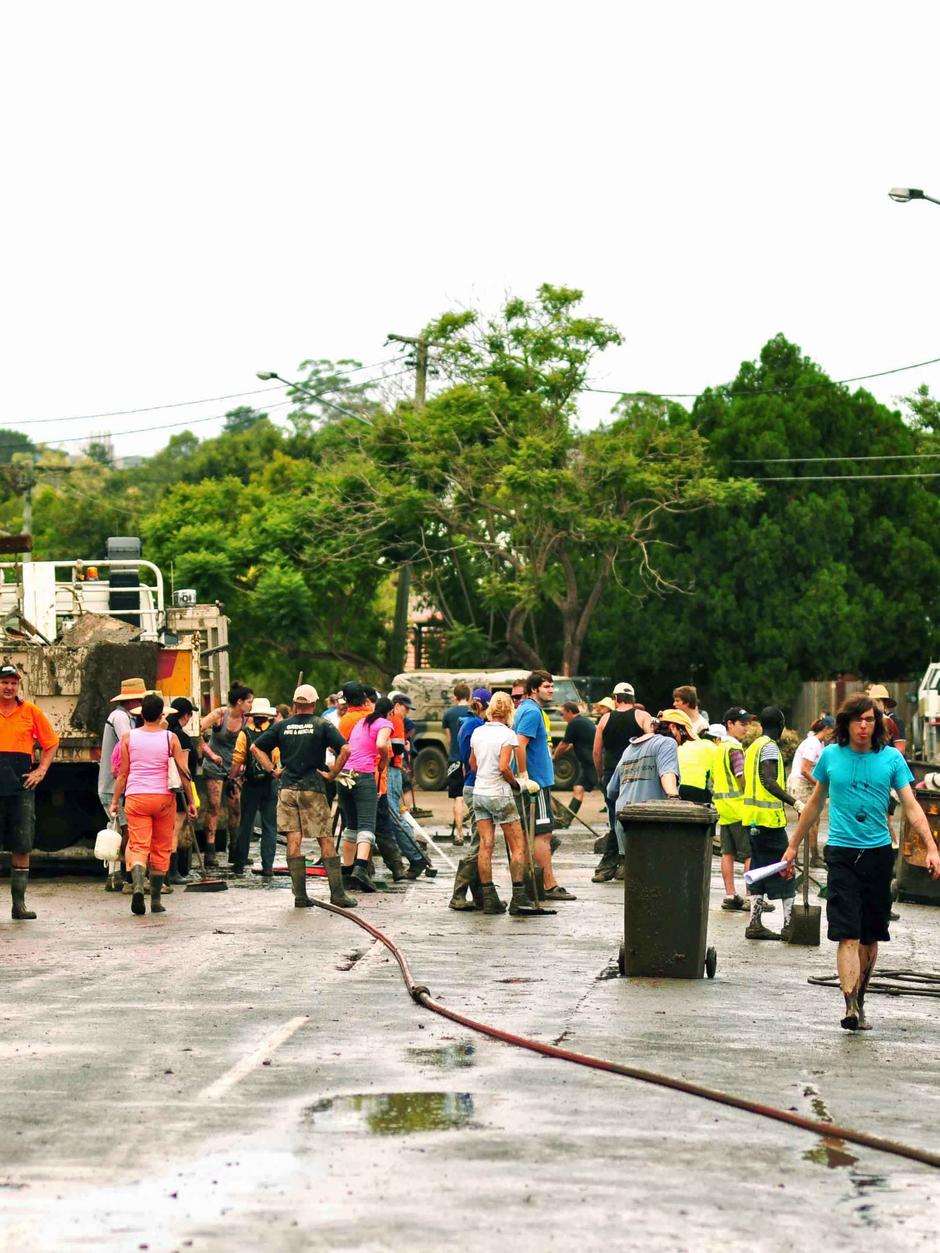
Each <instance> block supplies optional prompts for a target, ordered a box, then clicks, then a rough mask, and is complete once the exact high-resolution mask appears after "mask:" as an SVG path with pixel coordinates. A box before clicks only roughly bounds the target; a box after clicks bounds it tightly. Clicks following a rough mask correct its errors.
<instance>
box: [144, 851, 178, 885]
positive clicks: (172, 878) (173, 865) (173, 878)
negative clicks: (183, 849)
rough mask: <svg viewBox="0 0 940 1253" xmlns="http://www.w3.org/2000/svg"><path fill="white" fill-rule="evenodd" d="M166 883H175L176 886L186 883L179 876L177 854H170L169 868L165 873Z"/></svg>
mask: <svg viewBox="0 0 940 1253" xmlns="http://www.w3.org/2000/svg"><path fill="white" fill-rule="evenodd" d="M166 882H167V883H175V884H177V885H178V884H180V883H185V882H186V880H185V879H184V878H183V876H182V875H181V874H180V863H179V853H171V854H170V868H169V870H168V871H167V872H166ZM151 886H153V884H152V882H151Z"/></svg>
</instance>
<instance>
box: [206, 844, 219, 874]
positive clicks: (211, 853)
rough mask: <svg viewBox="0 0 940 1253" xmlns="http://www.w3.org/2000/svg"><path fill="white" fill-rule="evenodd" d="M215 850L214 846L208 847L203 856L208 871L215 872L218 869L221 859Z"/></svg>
mask: <svg viewBox="0 0 940 1253" xmlns="http://www.w3.org/2000/svg"><path fill="white" fill-rule="evenodd" d="M215 848H216V846H215V845H214V844H207V845H206V851H205V853H204V855H203V861H204V863H205V866H206V869H207V870H215V869H217V868H218V865H219V859H218V857H216V855H215Z"/></svg>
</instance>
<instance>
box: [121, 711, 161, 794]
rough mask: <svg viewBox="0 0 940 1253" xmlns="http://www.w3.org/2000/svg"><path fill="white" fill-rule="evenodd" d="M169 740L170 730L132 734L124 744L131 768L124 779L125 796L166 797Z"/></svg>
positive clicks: (141, 731) (140, 728)
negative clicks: (125, 780)
mask: <svg viewBox="0 0 940 1253" xmlns="http://www.w3.org/2000/svg"><path fill="white" fill-rule="evenodd" d="M171 743H172V737H171V736H170V733H169V731H145V730H144V729H143V728H142V727H138V728H137V730H136V731H131V733H130V739H129V740H128V744H127V751H128V756H129V757H130V759H131V768H130V771H129V773H128V776H127V786H126V787H125V789H124V795H125V796H160V795H163V796H165V795H167V794H168V793H169V791H170V789H169V788H168V787H167V785H166V767H167V761H168V760H169V756H170V745H171Z"/></svg>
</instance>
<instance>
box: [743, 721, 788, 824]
mask: <svg viewBox="0 0 940 1253" xmlns="http://www.w3.org/2000/svg"><path fill="white" fill-rule="evenodd" d="M771 742H772V741H771V738H770V736H769V735H759V736H758V737H757V739H756V740H755V741H754V743H753V744H752V745H751V746H750V747H749V748H748V750H747V752H746V753H745V754H744V800H743V808H744V812H743V813H742V815H741V821H742V822H743V823H745V824H746V825H748V826H750V825H751V824H753V825H755V826H758V827H785V826H786V825H787V816H786V814H785V813H784V810H783V801H781V800H778V799H777V798H776V796H772V795H771V794H770V792H768V791H767V789H766V788H765V787H764V785H763V783H762V782H761V778H760V754H761V749H762V748H763V747H764V745H765V744H770V743H771ZM777 786H778V787H779V788H781V789H782V788H783V754H782V753H781V754H780V756H779V757H778V758H777Z"/></svg>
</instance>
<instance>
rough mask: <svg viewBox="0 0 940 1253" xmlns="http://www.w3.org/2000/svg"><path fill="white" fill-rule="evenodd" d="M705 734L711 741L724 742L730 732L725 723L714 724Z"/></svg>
mask: <svg viewBox="0 0 940 1253" xmlns="http://www.w3.org/2000/svg"><path fill="white" fill-rule="evenodd" d="M705 734H706V735H707V736H708V738H709V739H710V740H723V739H724V738H725V736H726V735H727V734H728V732H727V730H726V729H725V724H724V723H723V722H712V723H711V724H710V725H709V728H708V730H707V731H706V732H705Z"/></svg>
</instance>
